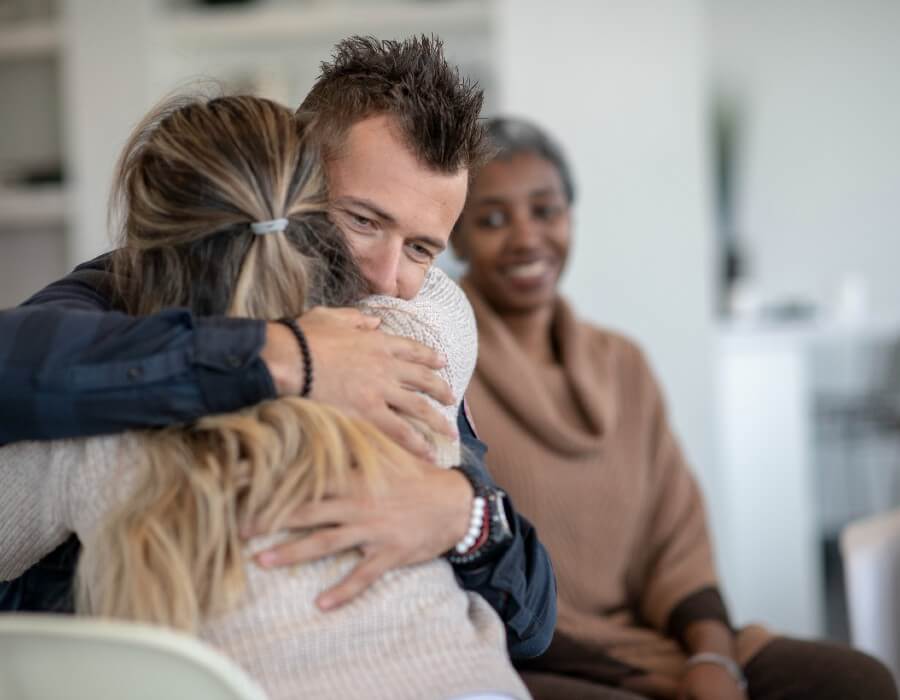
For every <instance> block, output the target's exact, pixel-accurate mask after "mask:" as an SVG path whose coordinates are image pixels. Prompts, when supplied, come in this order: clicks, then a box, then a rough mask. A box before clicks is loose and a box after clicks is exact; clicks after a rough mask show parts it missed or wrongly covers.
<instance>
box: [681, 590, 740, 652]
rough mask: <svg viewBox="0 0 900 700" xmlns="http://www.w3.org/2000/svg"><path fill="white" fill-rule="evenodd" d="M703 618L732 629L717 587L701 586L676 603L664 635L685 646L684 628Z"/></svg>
mask: <svg viewBox="0 0 900 700" xmlns="http://www.w3.org/2000/svg"><path fill="white" fill-rule="evenodd" d="M703 620H716V621H717V622H721V623H722V624H723V625H725V626H726V627H727V628H728V629H730V630H732V632H733V631H734V628H733V627H732V626H731V620H730V618H729V617H728V609H727V608H726V607H725V601H724V600H722V594H721V593H720V592H719V589H718V588H714V587H712V586H709V587H707V588H702V589H700V590H699V591H697V592H696V593H691V594H690V595H689V596H688V597H687V598H685V599H684V600H682V601H681V602H680V603H678V605H676V606H675V608H674V609H673V610H672V612H671V613H669V621H668V622H667V623H666V636H667V637H670V638H672V639H676V640H678V643H679V644H681V646H682V647H686V646H687V645H686V643H685V638H684V633H685V630H686V629H687V628H688V626H689V625H691V624H692V623H694V622H701V621H703Z"/></svg>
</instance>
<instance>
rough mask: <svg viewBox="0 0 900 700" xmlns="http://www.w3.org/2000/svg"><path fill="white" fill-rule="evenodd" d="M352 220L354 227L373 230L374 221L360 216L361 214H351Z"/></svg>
mask: <svg viewBox="0 0 900 700" xmlns="http://www.w3.org/2000/svg"><path fill="white" fill-rule="evenodd" d="M350 220H351V221H352V222H353V225H354V226H356V227H358V228H371V227H372V224H373V221H372V219H369V218H368V217H365V216H360V215H359V214H353V213H352V212H351V213H350Z"/></svg>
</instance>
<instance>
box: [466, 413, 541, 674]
mask: <svg viewBox="0 0 900 700" xmlns="http://www.w3.org/2000/svg"><path fill="white" fill-rule="evenodd" d="M458 427H459V434H460V438H461V440H462V442H463V445H464V446H465V448H466V451H467V452H468V459H467V466H469V468H470V469H475V470H477V471H478V473H479V476H480V477H481V479H482V480H483V481H486V482H489V483H491V484H493V483H494V481H493V479H492V478H491V476H490V474H488V471H487V469H486V468H485V466H484V454H485V452H486V451H487V448H486V446H485V444H484V443H483V442H481V441H480V440H479V439H478V438H477V437H476V436H475V432H474V431H473V429H472V426H471V424H470V423H469V420H468V418H467V416H466V413H465V411H464V410H460V412H459V420H458ZM508 515H509V521H510V527H511V529H512V531H513V538H512V540H511V541H510V542H509V543H508V544H507V545H506V548H505V550H504V551H503V552H501V553H499V554H498V555H497V558H496V559H495V560H494V561H493V562H491V563H490V564H487V565H485V566H483V567H480V568H478V569H474V570H469V569H466V567H465V566H456V567H454V570H455V571H456V576H457V578H458V579H459V581H460V583H461V584H462V586H463V587H464V588H466V589H467V590H470V591H474V592H475V593H478V594H480V595H481V596H482V597H483V598H484V599H485V600H487V601H488V602H489V603H490V604H491V606H492V607H493V608H494V609H495V610H496V611H497V612H498V613H499V615H500V617H501V619H502V620H503V622H504V624H505V625H506V640H507V645H508V647H509V653H510V656H511V657H512V658H514V659H527V658H532V657H535V656H539V655H540V654H542V653H543V652H544V651H546V649H547V647H549V646H550V641H551V639H552V638H553V629H554V627H555V626H556V578H555V576H554V574H553V567H552V565H551V563H550V557H549V555H548V554H547V550H545V549H544V546H543V545H542V544H541V543H540V541H539V540H538V538H537V534H536V533H535V530H534V527H533V526H532V525H531V523H529V522H528V521H527V520H526V519H525V518H524V517H522V516H521V515H520V514H519V513H516V512H515V511H514V510H513V511H512V512H509V513H508Z"/></svg>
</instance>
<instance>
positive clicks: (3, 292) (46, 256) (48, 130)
mask: <svg viewBox="0 0 900 700" xmlns="http://www.w3.org/2000/svg"><path fill="white" fill-rule="evenodd" d="M62 51H63V32H62V26H61V23H60V20H59V16H58V14H57V13H56V12H55V8H54V7H53V6H51V5H43V4H41V3H34V4H29V3H19V4H18V5H16V6H15V7H11V8H7V12H5V13H4V14H3V15H2V16H0V94H2V95H3V96H4V99H3V100H2V101H0V307H6V306H12V305H15V304H17V303H19V302H20V301H22V300H23V299H24V298H26V297H27V296H28V295H29V294H30V293H31V292H33V291H35V289H36V288H38V287H39V286H41V285H43V284H46V283H47V282H50V281H52V280H53V279H54V278H55V277H57V276H58V275H60V274H62V273H63V272H64V271H65V268H66V263H67V259H66V250H67V240H66V233H67V231H68V230H69V227H70V223H71V207H70V205H71V202H70V198H69V196H68V191H67V186H66V183H65V182H64V181H63V173H64V171H65V165H64V164H65V160H66V158H65V153H64V148H63V141H64V139H63V136H62V129H61V115H62V113H63V111H64V110H63V108H62V103H63V96H62V77H61V65H62Z"/></svg>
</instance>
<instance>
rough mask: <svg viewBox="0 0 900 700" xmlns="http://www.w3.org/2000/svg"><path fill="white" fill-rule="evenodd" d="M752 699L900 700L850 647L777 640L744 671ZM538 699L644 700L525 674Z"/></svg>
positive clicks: (876, 665) (876, 664)
mask: <svg viewBox="0 0 900 700" xmlns="http://www.w3.org/2000/svg"><path fill="white" fill-rule="evenodd" d="M744 674H745V675H746V676H747V683H748V686H749V687H748V692H747V694H748V696H749V697H750V700H897V688H896V686H895V684H894V679H893V677H892V676H891V673H890V671H888V670H887V668H886V667H885V666H884V665H883V664H882V663H881V662H880V661H876V660H875V659H873V658H872V657H871V656H867V655H866V654H863V653H861V652H859V651H856V650H854V649H850V648H849V647H845V646H841V645H837V644H828V643H825V642H806V641H801V640H797V639H788V638H785V637H778V638H776V639H774V640H772V641H771V642H769V643H768V644H766V645H765V646H764V647H763V648H762V649H761V650H760V651H759V652H758V653H757V654H756V655H755V656H754V657H753V658H752V659H750V661H749V663H747V665H746V667H745V668H744ZM522 678H523V679H524V680H525V684H526V685H527V686H528V689H529V690H530V691H531V694H532V695H533V696H534V700H646V698H644V696H641V695H635V694H634V693H631V692H628V691H625V690H621V689H619V688H611V687H609V686H604V685H599V684H597V683H594V682H591V681H587V680H583V679H579V678H573V677H568V676H562V675H557V674H554V673H549V672H544V671H541V672H535V671H525V672H523V673H522Z"/></svg>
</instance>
